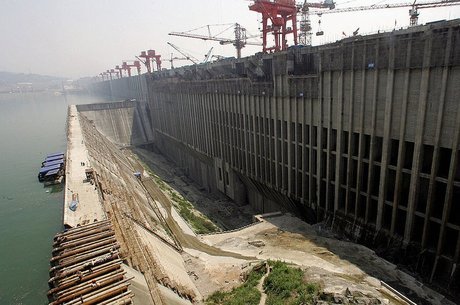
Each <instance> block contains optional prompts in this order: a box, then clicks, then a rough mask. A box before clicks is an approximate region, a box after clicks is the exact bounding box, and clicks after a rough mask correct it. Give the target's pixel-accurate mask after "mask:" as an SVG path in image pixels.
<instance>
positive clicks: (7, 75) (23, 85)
mask: <svg viewBox="0 0 460 305" xmlns="http://www.w3.org/2000/svg"><path fill="white" fill-rule="evenodd" d="M65 80H66V78H63V77H56V76H48V75H39V74H26V73H13V72H5V71H0V92H11V91H43V90H54V89H60V88H62V83H63V82H64V81H65Z"/></svg>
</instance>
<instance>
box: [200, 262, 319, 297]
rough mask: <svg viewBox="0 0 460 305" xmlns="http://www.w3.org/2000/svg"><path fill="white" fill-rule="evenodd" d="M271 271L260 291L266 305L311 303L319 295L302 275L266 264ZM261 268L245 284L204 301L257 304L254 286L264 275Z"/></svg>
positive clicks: (282, 265)
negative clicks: (263, 295)
mask: <svg viewBox="0 0 460 305" xmlns="http://www.w3.org/2000/svg"><path fill="white" fill-rule="evenodd" d="M268 264H269V266H270V268H271V271H270V274H269V275H268V276H267V277H266V278H265V281H264V284H263V289H264V291H265V293H266V294H267V300H266V304H267V305H309V304H315V302H316V300H317V299H318V296H319V293H320V287H319V285H317V284H312V283H307V282H306V281H305V279H304V272H303V271H302V270H301V269H299V268H294V267H290V266H288V264H286V263H284V262H280V261H269V262H268ZM265 272H266V270H265V268H260V269H259V270H253V271H251V272H250V273H249V275H248V279H247V280H246V282H245V283H244V284H243V285H241V286H239V287H236V288H233V290H232V291H229V292H221V291H217V292H214V293H213V294H212V295H210V296H209V298H208V299H207V300H206V304H207V305H258V304H259V301H260V297H261V294H260V292H259V291H258V290H257V284H258V283H259V281H260V279H261V278H262V276H263V275H264V274H265Z"/></svg>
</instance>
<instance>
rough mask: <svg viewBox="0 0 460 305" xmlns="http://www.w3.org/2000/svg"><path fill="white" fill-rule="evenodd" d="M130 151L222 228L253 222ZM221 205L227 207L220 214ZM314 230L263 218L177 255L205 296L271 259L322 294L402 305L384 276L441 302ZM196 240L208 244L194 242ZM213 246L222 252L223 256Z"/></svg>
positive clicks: (285, 218) (247, 212) (150, 157)
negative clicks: (289, 265) (294, 269)
mask: <svg viewBox="0 0 460 305" xmlns="http://www.w3.org/2000/svg"><path fill="white" fill-rule="evenodd" d="M134 152H135V153H136V154H137V155H138V157H139V158H140V159H141V160H142V161H143V162H144V163H146V164H147V165H148V166H149V167H150V168H151V170H152V171H153V172H154V173H155V174H157V175H158V176H160V177H161V178H162V180H163V181H165V182H167V183H168V185H169V186H170V187H172V188H174V189H175V190H177V191H178V192H179V193H181V194H182V195H183V196H184V197H186V198H187V199H188V200H189V201H190V202H192V203H193V204H194V205H195V207H196V208H197V209H198V210H199V211H200V212H202V213H203V214H205V215H207V216H208V217H210V218H211V219H212V220H213V221H215V222H216V223H217V224H220V225H222V224H224V223H225V225H222V226H223V229H227V228H232V229H235V228H237V227H242V226H246V225H248V224H251V223H252V221H251V220H252V219H253V214H252V213H253V211H252V209H251V208H250V207H248V206H245V207H238V206H237V205H235V204H234V203H233V202H231V201H230V200H228V199H226V198H224V197H217V196H215V195H212V194H209V193H207V192H205V191H203V190H202V189H200V188H199V187H197V186H196V185H194V184H193V183H192V181H190V180H189V179H188V178H187V177H185V176H184V175H183V174H182V173H181V172H180V171H179V170H177V169H175V168H174V165H173V164H171V163H170V162H169V161H168V160H166V159H165V158H164V157H162V156H161V155H158V154H155V153H152V152H150V151H146V150H143V149H135V150H134ZM229 207H230V208H229ZM226 210H227V211H229V210H232V212H231V213H228V214H225V213H224V212H225V211H226ZM230 215H232V217H229V216H230ZM233 215H235V217H233ZM176 220H177V219H176ZM319 230H320V226H311V225H308V224H307V223H305V222H303V221H301V220H300V219H298V218H296V217H293V216H291V215H289V214H285V215H278V216H274V217H267V218H264V219H263V221H262V222H260V223H257V224H254V225H251V226H249V227H247V228H244V229H242V230H237V231H234V232H230V233H219V234H213V235H204V236H198V237H197V238H198V240H196V241H194V243H191V244H190V246H191V247H190V246H189V247H187V245H185V246H184V248H183V250H184V252H183V254H182V256H183V259H184V263H185V268H186V270H187V273H188V275H189V276H190V278H191V279H192V281H193V282H194V284H195V286H196V287H197V289H198V290H199V291H200V293H201V295H202V296H203V297H204V298H206V297H207V296H209V295H210V294H211V293H212V292H214V291H216V290H231V288H233V287H235V286H237V285H239V284H241V282H242V274H243V273H244V272H245V271H247V270H248V269H249V268H250V267H251V265H253V264H255V263H256V262H258V261H260V260H268V259H270V260H282V261H285V262H288V263H292V264H294V265H296V266H299V267H300V268H302V269H303V270H304V271H305V275H306V278H307V279H308V280H310V281H313V282H317V283H320V285H321V286H322V287H323V288H324V291H325V292H327V293H332V294H343V293H344V292H345V291H346V290H347V289H348V290H349V291H352V292H359V293H362V294H364V295H368V296H371V297H376V298H378V299H379V300H380V301H381V303H382V304H407V303H406V302H404V301H402V300H401V299H400V298H398V297H397V296H396V295H395V294H393V293H392V292H391V291H390V290H388V289H386V288H384V287H383V286H382V284H381V281H385V282H387V283H390V284H392V285H393V284H394V285H396V286H397V287H398V288H401V287H402V288H404V290H405V291H412V292H411V293H410V296H411V297H412V298H414V299H416V300H418V301H420V302H421V303H425V304H445V303H444V301H445V300H443V297H442V296H440V295H438V294H437V293H436V292H434V291H431V290H430V289H427V288H426V287H423V286H422V285H421V284H420V283H419V282H417V281H416V280H415V279H414V278H412V277H410V276H409V275H407V274H404V273H403V272H401V271H400V270H398V269H397V268H396V266H395V265H393V264H391V263H389V262H387V261H385V260H384V259H382V258H380V257H378V256H377V255H376V254H375V253H374V251H372V250H370V249H368V248H366V247H363V246H360V245H357V244H354V243H351V242H346V241H340V240H337V239H334V238H328V237H324V236H327V235H328V234H324V233H325V232H321V233H322V234H318V233H319V232H318V231H319ZM323 230H324V229H323ZM331 236H332V235H331ZM187 239H188V240H189V241H190V239H194V237H192V236H188V238H187ZM200 242H201V243H203V244H206V245H208V246H209V248H207V247H201V246H200V247H195V245H199V244H200ZM211 250H212V251H211ZM216 250H221V251H223V253H225V254H223V255H224V256H221V255H219V251H216ZM229 253H234V255H229ZM239 255H241V256H239Z"/></svg>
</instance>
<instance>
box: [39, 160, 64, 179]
mask: <svg viewBox="0 0 460 305" xmlns="http://www.w3.org/2000/svg"><path fill="white" fill-rule="evenodd" d="M56 169H57V170H58V171H59V170H60V169H61V164H55V165H51V166H46V167H42V168H40V171H39V172H38V181H40V182H43V181H44V179H45V175H46V174H47V173H48V172H49V171H52V170H56Z"/></svg>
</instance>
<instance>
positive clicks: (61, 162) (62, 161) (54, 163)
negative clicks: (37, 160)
mask: <svg viewBox="0 0 460 305" xmlns="http://www.w3.org/2000/svg"><path fill="white" fill-rule="evenodd" d="M56 164H62V165H63V164H64V159H60V160H55V161H48V162H43V163H42V167H48V166H52V165H56Z"/></svg>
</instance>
